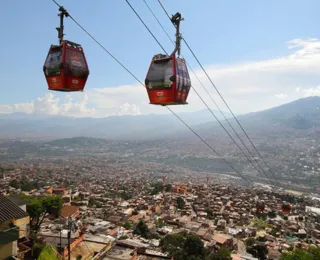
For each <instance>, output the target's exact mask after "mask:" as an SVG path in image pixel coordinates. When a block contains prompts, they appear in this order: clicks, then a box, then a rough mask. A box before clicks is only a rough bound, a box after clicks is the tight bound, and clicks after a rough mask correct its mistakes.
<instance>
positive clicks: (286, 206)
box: [282, 201, 291, 214]
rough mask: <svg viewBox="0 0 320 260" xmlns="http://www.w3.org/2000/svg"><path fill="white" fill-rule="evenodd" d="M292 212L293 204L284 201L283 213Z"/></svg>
mask: <svg viewBox="0 0 320 260" xmlns="http://www.w3.org/2000/svg"><path fill="white" fill-rule="evenodd" d="M290 212H291V205H290V203H289V202H285V201H284V202H283V203H282V213H283V214H290Z"/></svg>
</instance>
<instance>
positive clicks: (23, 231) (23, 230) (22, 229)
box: [13, 216, 30, 238]
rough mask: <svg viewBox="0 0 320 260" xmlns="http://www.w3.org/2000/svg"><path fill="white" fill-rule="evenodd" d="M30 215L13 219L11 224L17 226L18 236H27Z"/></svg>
mask: <svg viewBox="0 0 320 260" xmlns="http://www.w3.org/2000/svg"><path fill="white" fill-rule="evenodd" d="M29 223H30V217H29V216H27V217H25V218H20V219H16V220H13V224H14V225H16V226H18V227H19V238H21V237H25V236H28V232H29Z"/></svg>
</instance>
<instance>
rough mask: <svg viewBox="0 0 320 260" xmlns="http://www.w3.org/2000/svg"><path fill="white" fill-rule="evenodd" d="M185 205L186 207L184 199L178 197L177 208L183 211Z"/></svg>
mask: <svg viewBox="0 0 320 260" xmlns="http://www.w3.org/2000/svg"><path fill="white" fill-rule="evenodd" d="M185 205H186V203H185V201H184V199H183V198H181V197H178V198H177V208H178V209H183V208H184V206H185Z"/></svg>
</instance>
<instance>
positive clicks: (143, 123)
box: [0, 110, 229, 140]
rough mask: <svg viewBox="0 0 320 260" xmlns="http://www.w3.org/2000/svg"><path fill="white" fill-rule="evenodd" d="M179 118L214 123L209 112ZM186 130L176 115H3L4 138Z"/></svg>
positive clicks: (123, 136)
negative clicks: (100, 116) (101, 116)
mask: <svg viewBox="0 0 320 260" xmlns="http://www.w3.org/2000/svg"><path fill="white" fill-rule="evenodd" d="M179 115H180V116H181V117H182V118H183V119H184V120H185V121H186V122H187V123H188V124H190V125H197V124H201V123H205V122H209V121H211V120H212V116H211V114H210V112H209V111H208V110H202V111H198V112H193V113H180V114H179ZM225 115H226V116H228V115H229V114H228V113H225ZM184 127H185V126H184V125H183V124H182V123H181V122H179V120H177V119H176V118H175V117H174V116H173V115H140V116H111V117H106V118H73V117H64V116H49V115H34V114H31V115H28V114H23V113H13V114H2V115H0V138H22V139H46V140H48V139H49V140H50V139H57V138H70V137H75V136H86V137H98V138H105V139H112V140H133V139H138V140H139V139H162V138H170V137H171V136H172V134H173V133H177V132H180V131H183V130H184Z"/></svg>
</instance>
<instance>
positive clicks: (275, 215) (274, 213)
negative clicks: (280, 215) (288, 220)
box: [268, 211, 277, 218]
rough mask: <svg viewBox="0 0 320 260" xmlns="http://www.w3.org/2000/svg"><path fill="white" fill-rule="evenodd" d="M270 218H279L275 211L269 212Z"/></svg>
mask: <svg viewBox="0 0 320 260" xmlns="http://www.w3.org/2000/svg"><path fill="white" fill-rule="evenodd" d="M268 217H269V218H275V217H277V213H276V212H275V211H269V212H268Z"/></svg>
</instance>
